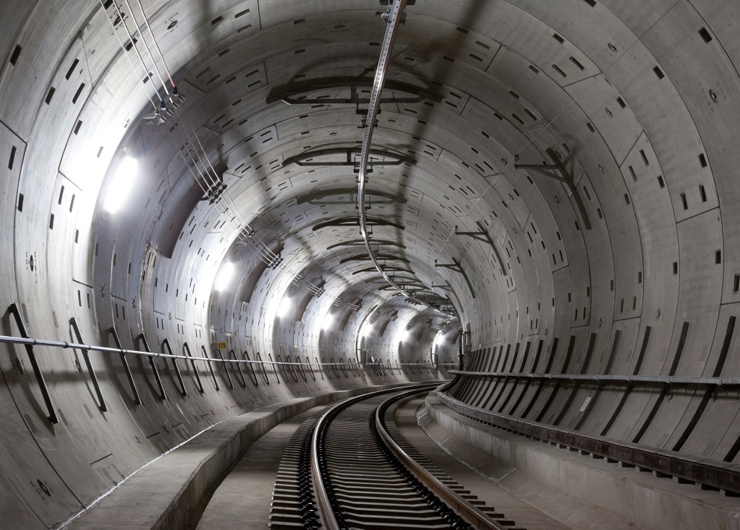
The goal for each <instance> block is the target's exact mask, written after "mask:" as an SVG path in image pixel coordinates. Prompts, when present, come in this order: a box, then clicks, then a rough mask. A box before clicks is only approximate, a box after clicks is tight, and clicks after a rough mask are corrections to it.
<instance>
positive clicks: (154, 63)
mask: <svg viewBox="0 0 740 530" xmlns="http://www.w3.org/2000/svg"><path fill="white" fill-rule="evenodd" d="M125 2H126V6H127V7H128V11H129V13H130V14H131V20H133V21H134V26H136V29H137V31H138V32H139V36H140V37H141V42H142V43H143V44H144V49H145V50H146V53H147V55H149V59H150V60H151V61H152V65H154V70H155V71H156V72H157V77H159V81H160V83H162V87H163V88H164V91H165V92H166V93H167V95H169V94H170V92H169V90H167V83H165V82H164V79H162V74H161V73H160V72H159V68H158V67H157V63H156V61H155V60H154V57H153V56H152V51H151V50H150V49H149V45H148V44H147V43H146V39H145V38H144V33H143V32H142V31H141V30H140V29H139V22H138V21H137V20H136V17H135V16H134V10H133V9H132V8H131V4H129V3H128V0H125Z"/></svg>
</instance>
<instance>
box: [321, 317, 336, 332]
mask: <svg viewBox="0 0 740 530" xmlns="http://www.w3.org/2000/svg"><path fill="white" fill-rule="evenodd" d="M333 324H334V317H333V316H331V315H326V317H324V321H323V322H322V323H321V329H323V330H327V329H330V328H331V327H332V325H333Z"/></svg>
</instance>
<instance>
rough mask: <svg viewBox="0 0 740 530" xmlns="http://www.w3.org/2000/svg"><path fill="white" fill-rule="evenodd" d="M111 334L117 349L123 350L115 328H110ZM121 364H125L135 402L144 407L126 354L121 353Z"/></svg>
mask: <svg viewBox="0 0 740 530" xmlns="http://www.w3.org/2000/svg"><path fill="white" fill-rule="evenodd" d="M110 333H111V335H113V342H115V343H116V347H117V348H118V349H119V350H123V346H121V339H120V338H119V337H118V332H117V331H116V328H115V327H112V328H110ZM121 362H122V363H123V368H124V370H125V371H126V378H127V379H128V384H129V385H130V386H131V392H133V394H134V402H136V404H137V405H143V403H142V401H141V396H140V395H139V389H138V388H136V382H135V381H134V375H133V374H132V373H131V367H130V366H129V364H128V359H127V358H126V354H125V353H123V351H122V352H121Z"/></svg>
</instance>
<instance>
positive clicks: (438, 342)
mask: <svg viewBox="0 0 740 530" xmlns="http://www.w3.org/2000/svg"><path fill="white" fill-rule="evenodd" d="M444 341H445V336H444V335H443V334H442V332H441V331H440V332H439V333H437V336H436V337H434V345H435V346H441V345H442V344H443V343H444Z"/></svg>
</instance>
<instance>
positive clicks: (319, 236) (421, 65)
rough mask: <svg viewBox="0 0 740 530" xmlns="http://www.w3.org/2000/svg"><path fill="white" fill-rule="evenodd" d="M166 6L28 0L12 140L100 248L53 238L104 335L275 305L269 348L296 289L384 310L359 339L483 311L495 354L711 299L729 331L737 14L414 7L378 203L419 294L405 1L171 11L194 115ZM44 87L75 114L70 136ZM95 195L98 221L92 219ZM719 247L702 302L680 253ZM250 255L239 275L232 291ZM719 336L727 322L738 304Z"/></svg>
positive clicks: (40, 185) (43, 203)
mask: <svg viewBox="0 0 740 530" xmlns="http://www.w3.org/2000/svg"><path fill="white" fill-rule="evenodd" d="M68 4H69V5H68ZM138 6H139V4H138V2H136V1H129V2H125V0H124V1H119V2H115V3H114V2H110V1H106V2H103V3H102V4H101V3H96V2H92V1H77V2H71V3H65V5H64V7H62V6H58V5H46V4H35V3H33V2H23V3H21V4H20V5H18V6H16V7H17V8H18V10H19V13H20V14H25V15H26V17H21V16H19V17H14V19H13V22H14V23H15V24H16V26H15V30H14V31H13V32H6V33H5V35H4V37H3V38H4V39H5V40H6V41H8V43H6V44H7V45H6V47H5V48H6V49H7V50H8V57H7V58H6V64H7V66H6V69H5V71H4V75H3V78H2V86H1V87H0V88H2V91H3V94H4V97H3V99H2V105H3V107H2V109H0V110H2V112H3V115H4V116H5V120H6V121H5V125H6V126H7V128H8V131H6V132H5V134H7V135H15V136H17V137H18V138H21V139H23V142H24V145H25V144H27V145H29V146H30V147H29V150H30V151H31V152H28V153H19V154H18V157H19V159H20V158H22V157H23V156H25V157H26V160H27V161H28V162H27V164H25V165H24V167H23V172H24V174H25V175H40V176H39V177H38V178H34V179H31V178H28V179H23V181H22V183H21V185H20V187H19V189H18V196H19V199H20V197H21V196H23V197H25V198H26V203H25V205H26V209H27V210H29V209H30V211H31V212H32V213H33V212H35V213H38V214H39V216H40V218H43V219H48V216H47V213H48V212H47V210H48V209H51V216H52V219H53V218H54V216H55V215H56V219H57V223H59V222H60V218H62V219H61V222H66V224H64V227H65V228H64V230H65V233H66V235H65V236H64V237H66V238H71V237H74V240H75V243H76V246H75V247H74V248H73V249H71V250H70V249H68V248H66V246H65V245H64V244H63V242H61V241H60V242H56V239H54V238H52V239H50V248H49V250H48V254H46V256H43V255H42V256H37V257H36V260H37V261H38V260H39V259H41V260H42V261H43V260H44V259H46V261H47V263H49V264H51V263H52V262H53V261H55V260H60V262H61V263H62V264H63V266H64V267H67V268H69V269H70V270H71V271H72V278H73V280H74V281H75V282H77V283H79V284H82V285H84V286H86V289H87V290H89V296H90V295H91V296H92V297H93V299H94V303H95V305H96V307H97V311H98V313H97V315H96V316H97V318H98V319H99V321H100V325H101V326H105V325H108V324H109V323H112V322H114V321H115V319H116V318H120V317H119V316H117V315H116V311H117V305H116V303H117V301H121V302H123V301H126V302H127V303H129V304H132V307H133V309H134V311H136V312H137V314H138V315H139V317H140V318H139V322H138V323H137V325H138V326H139V327H142V328H147V327H148V326H152V325H156V326H157V329H160V319H163V320H164V319H167V320H172V317H173V315H174V317H175V319H176V320H178V321H180V322H191V323H194V324H196V325H199V326H203V327H210V328H215V329H216V330H219V329H221V330H226V331H230V329H231V327H232V326H233V322H231V323H230V321H229V318H231V320H232V321H233V319H234V318H235V317H236V316H237V315H239V317H240V318H241V316H243V315H246V314H249V315H250V316H251V320H252V322H253V323H254V326H255V330H256V329H257V326H260V325H262V324H264V325H266V327H263V328H264V329H265V330H267V331H255V333H254V334H253V336H260V337H262V338H261V339H260V340H263V341H266V342H269V341H270V340H272V338H271V337H272V335H271V334H272V333H273V325H274V321H275V315H276V314H277V311H278V307H279V304H280V301H281V300H282V299H283V298H284V296H286V295H287V296H290V297H292V298H295V302H296V304H297V305H299V306H300V312H301V315H297V314H295V311H294V312H293V313H290V316H289V318H293V319H301V318H302V319H303V321H304V323H306V326H307V327H311V326H308V324H309V323H311V322H313V323H314V324H313V325H312V326H313V328H316V329H318V328H317V326H319V324H318V322H320V321H321V318H322V316H323V315H325V314H327V312H329V313H331V314H334V313H335V312H339V313H342V315H343V316H342V318H341V320H344V321H347V318H348V317H347V315H345V314H344V313H346V312H351V313H356V315H355V316H354V317H352V318H350V319H349V322H352V324H351V326H350V328H347V329H345V330H344V332H345V338H350V337H351V336H354V335H356V334H357V333H358V332H359V328H358V326H359V325H360V324H361V322H362V321H363V320H364V319H365V318H366V317H367V316H368V312H369V311H370V310H371V308H374V307H377V306H378V305H381V306H382V305H387V306H388V307H389V308H390V309H388V310H389V311H393V310H397V309H398V308H409V307H411V308H412V309H414V310H415V311H431V312H432V313H433V314H435V315H437V316H436V317H435V318H438V319H439V320H440V325H441V324H443V323H444V322H450V321H452V320H455V319H456V318H457V317H459V319H460V320H459V323H458V326H459V325H465V324H470V325H471V329H472V330H473V335H474V337H475V340H474V342H476V343H477V344H485V343H488V342H490V341H492V340H521V339H523V338H524V337H526V336H536V335H540V334H541V335H542V336H554V335H556V334H559V333H562V332H564V331H565V330H567V329H569V328H578V327H582V326H585V327H589V326H590V327H591V328H592V329H595V328H596V327H598V328H601V326H604V325H606V326H607V327H608V326H609V325H612V323H614V322H620V321H625V320H627V319H631V318H635V319H641V322H642V323H643V324H646V323H649V324H651V325H654V326H655V327H656V332H657V333H658V334H659V335H660V336H662V337H664V338H666V339H667V340H669V339H670V337H671V336H672V335H673V334H674V323H675V321H676V319H677V318H678V317H680V316H682V315H685V314H687V312H691V311H693V309H688V307H689V303H691V306H692V307H702V308H705V309H707V308H710V307H711V308H712V309H711V311H712V312H713V314H714V321H715V323H716V318H717V311H718V304H717V302H718V301H719V300H722V301H725V302H727V301H735V299H736V298H737V296H738V295H737V288H735V289H734V290H733V289H732V285H733V282H732V280H731V278H732V274H734V272H733V271H732V270H731V268H730V267H725V269H724V272H721V273H718V274H714V275H713V276H712V277H711V279H710V278H709V276H707V275H705V276H702V274H700V271H701V270H703V269H704V268H705V267H712V266H714V265H716V264H720V263H727V262H728V260H731V261H732V262H734V261H736V257H735V254H736V253H737V252H736V251H735V250H732V249H726V250H725V249H724V248H723V238H724V239H726V238H727V237H729V236H728V234H731V233H734V230H735V228H734V226H736V223H734V224H733V223H727V219H726V218H725V217H727V218H729V219H734V216H735V215H736V214H735V207H734V206H728V207H726V208H725V207H724V206H723V210H722V214H721V215H720V212H719V209H718V207H719V198H718V197H719V196H723V197H725V196H727V197H734V195H735V193H736V192H735V191H734V188H733V187H732V185H731V179H730V178H729V175H730V173H729V172H731V170H732V168H734V167H736V166H734V165H733V164H731V163H730V162H729V160H731V159H732V157H733V156H734V155H732V154H728V153H727V152H726V149H724V148H723V147H721V146H722V145H723V144H722V143H721V142H720V143H719V144H718V143H717V142H716V141H715V140H716V133H718V132H720V131H721V132H725V133H726V132H728V131H733V130H734V127H735V125H734V124H733V123H731V122H730V120H729V118H728V116H730V115H731V114H732V113H731V112H728V110H727V109H729V107H730V105H732V103H731V102H730V98H729V94H730V93H731V92H732V91H733V90H735V89H736V88H737V86H736V85H737V79H736V76H735V75H734V72H735V64H736V62H737V60H738V54H737V50H738V45H737V38H736V37H734V34H733V33H732V30H731V23H730V22H728V23H726V24H725V23H724V21H725V20H728V21H729V20H731V19H732V17H731V16H729V13H730V12H731V11H732V9H733V8H731V7H726V6H724V7H716V6H713V5H712V4H709V3H706V2H698V1H697V2H687V1H679V2H675V1H654V2H617V1H603V2H597V1H593V0H572V1H569V2H535V1H526V0H521V1H509V2H504V1H457V2H454V1H453V2H449V1H446V2H443V1H433V0H420V1H419V2H416V3H415V4H414V5H411V6H409V7H408V9H407V19H406V22H405V24H404V25H403V26H402V28H401V30H400V33H399V37H398V41H397V43H396V46H395V48H394V50H393V55H392V61H391V65H390V68H389V72H388V86H387V88H386V90H385V91H384V93H383V97H384V98H385V101H384V102H383V103H382V105H381V114H380V115H379V117H378V122H377V127H376V129H375V133H374V141H373V149H374V153H373V161H374V163H373V164H372V173H370V175H369V181H368V200H369V203H370V207H369V208H368V211H367V215H368V218H369V221H370V224H371V225H372V235H371V239H372V241H373V248H374V249H375V252H376V253H377V254H378V256H379V257H380V259H381V262H382V264H383V266H384V268H385V269H386V270H387V271H389V273H392V274H393V275H394V277H396V278H399V281H401V282H403V284H404V285H405V286H408V288H410V289H413V290H414V293H418V295H419V296H418V297H419V298H420V299H422V300H424V301H425V302H426V303H425V304H416V305H414V303H413V302H411V301H409V300H405V299H404V298H403V297H402V296H399V295H398V293H396V292H395V291H394V290H393V289H385V288H384V287H385V286H384V285H383V284H382V282H378V281H377V280H378V273H377V271H375V269H374V268H373V266H372V263H371V262H370V261H369V260H368V259H367V256H366V254H365V251H364V248H363V247H362V245H361V244H359V243H360V241H361V238H360V235H359V230H358V224H357V216H358V211H357V206H356V199H357V197H356V191H355V190H356V185H357V160H358V156H359V153H358V152H359V148H360V145H361V139H362V135H363V131H364V129H363V126H364V124H363V120H364V118H365V112H366V109H367V104H366V98H367V97H368V95H369V91H370V87H371V84H372V78H373V75H374V72H375V67H376V65H377V61H378V54H379V50H380V43H381V41H382V38H383V33H384V31H385V23H384V22H383V20H382V18H381V15H382V14H383V13H384V11H385V9H386V8H385V7H384V6H381V5H380V4H379V3H378V2H375V1H373V0H355V1H342V2H334V1H301V2H287V1H266V0H263V1H260V2H257V1H241V2H237V1H216V2H184V1H178V2H174V1H172V2H163V1H143V10H144V12H145V13H146V15H147V17H148V21H149V23H150V24H151V28H152V31H153V34H154V36H155V37H156V40H157V45H158V47H159V50H161V54H162V57H163V58H164V59H165V60H166V63H167V65H168V66H169V70H170V71H171V73H172V78H173V80H174V82H175V84H176V85H177V88H178V91H179V94H180V95H181V96H182V98H183V99H182V101H180V100H179V99H178V98H174V99H173V101H176V102H177V104H176V105H175V104H173V103H170V102H169V101H168V95H167V94H166V92H165V87H169V90H172V87H171V86H170V84H169V82H167V74H166V72H165V70H164V62H163V61H162V60H161V58H160V56H159V53H158V52H159V50H157V48H156V47H155V45H154V42H153V40H152V39H151V37H150V35H149V33H148V31H147V29H146V27H145V25H144V19H143V17H142V15H141V11H140V10H139V7H138ZM119 8H120V11H121V14H122V15H123V16H122V17H121V16H120V14H119V12H118V9H119ZM49 21H51V22H49ZM720 21H722V23H720ZM42 22H43V23H45V24H48V25H49V27H48V28H47V29H46V30H45V31H44V32H43V33H38V32H37V33H34V32H35V31H36V30H37V28H38V25H39V24H41V23H42ZM124 25H125V27H124ZM126 30H128V31H129V32H130V33H131V34H132V36H133V40H132V39H131V37H130V36H129V35H128V34H127V33H126ZM715 32H722V39H723V42H725V41H726V43H727V44H726V45H725V46H724V47H720V46H718V45H717V44H718V42H717V41H718V38H717V35H715ZM31 35H37V36H38V38H31ZM11 41H12V42H13V43H16V44H15V45H12V44H10V42H11ZM140 60H143V63H144V65H142V64H141V62H140ZM689 61H690V62H691V64H701V65H702V71H701V73H699V72H698V71H697V69H694V70H692V69H690V68H686V67H685V65H686V64H687V62H689ZM49 65H54V67H53V68H49ZM729 73H732V74H731V75H730V74H729ZM163 82H164V83H163ZM152 87H156V93H155V91H154V90H153V89H152ZM160 97H161V98H163V99H164V100H165V102H166V106H167V110H166V111H162V112H161V115H160V116H158V115H157V113H158V112H159V111H158V107H159V106H160V104H159V98H160ZM27 100H28V101H38V102H40V103H39V110H38V112H39V113H41V114H43V113H44V112H48V113H51V115H52V116H53V118H52V119H50V120H48V123H47V125H46V126H45V127H44V128H43V130H42V129H40V128H39V127H38V126H36V125H35V121H34V118H33V116H32V115H31V113H24V104H23V102H24V101H27ZM150 100H151V101H150ZM710 117H711V120H714V121H710ZM50 128H53V129H54V130H53V132H54V134H48V132H49V131H50ZM708 140H709V141H708ZM720 152H721V155H720V154H719V153H720ZM36 153H44V154H45V155H46V156H38V157H37V156H31V155H35V154H36ZM715 154H716V156H715ZM126 155H127V156H132V157H134V158H136V159H137V160H138V162H139V177H138V180H137V181H136V183H135V185H134V190H133V192H132V196H131V197H130V198H129V199H128V200H127V202H126V203H125V204H124V205H123V206H122V207H121V210H120V211H119V212H117V213H116V214H109V213H107V212H106V211H105V210H104V209H103V208H102V204H103V201H104V199H105V196H106V193H107V192H108V190H109V189H110V188H111V186H112V184H113V183H114V180H115V178H114V174H115V172H116V169H117V168H118V166H120V165H121V163H122V160H123V157H124V156H126ZM12 165H13V164H12V162H11V164H10V166H12ZM11 169H12V167H11ZM104 176H105V178H103V177H104ZM207 179H212V180H213V182H212V183H211V184H212V185H213V186H214V188H213V189H212V190H210V191H209V190H205V191H204V188H205V187H206V180H207ZM63 187H64V188H63ZM64 189H66V190H67V195H66V196H64ZM70 189H74V190H75V192H74V194H75V195H78V197H77V202H76V203H75V204H76V205H77V208H76V209H74V211H73V206H74V205H70V207H69V211H68V212H65V211H64V210H65V208H66V206H65V205H66V204H69V203H68V202H67V201H69V200H70V199H69V197H70V191H69V190H70ZM29 199H30V200H29ZM20 200H22V199H20ZM57 203H58V204H57ZM49 205H51V207H49ZM93 205H95V206H93ZM57 210H59V211H58V212H57ZM65 215H66V217H65ZM50 223H51V225H52V226H53V223H54V221H53V220H51V221H50ZM47 224H48V223H47V221H46V220H44V221H43V222H42V221H38V222H36V221H34V222H30V223H29V224H28V228H27V229H28V230H29V231H31V230H33V229H35V228H40V227H41V226H44V225H47ZM37 225H38V226H37ZM20 232H23V228H21V230H20ZM695 234H702V237H700V238H699V239H700V241H696V240H694V239H692V245H693V246H694V248H693V252H694V253H695V254H696V255H697V256H701V258H695V259H693V261H692V262H691V264H690V266H689V269H690V271H691V272H696V273H697V274H699V277H701V278H703V279H702V280H697V281H700V282H703V285H705V286H706V289H703V290H702V291H701V292H700V293H699V294H698V295H697V297H694V296H693V295H692V300H691V302H689V299H688V297H687V296H686V291H685V288H688V286H687V284H681V283H680V282H679V262H680V261H681V259H680V258H681V256H682V255H683V254H684V253H685V252H687V247H686V243H685V242H686V241H688V239H689V238H691V237H693V235H695ZM22 247H23V245H21V246H20V247H19V248H18V250H19V255H22V254H23V252H22V251H23V250H24V249H23V248H22ZM28 250H29V251H31V254H32V253H33V252H34V251H33V250H32V249H31V248H30V247H29V249H28ZM57 250H58V252H59V254H58V255H57V254H55V252H56V251H57ZM35 252H38V251H35ZM25 255H27V256H28V255H29V252H26V253H25ZM226 263H234V264H235V265H236V271H237V272H236V279H235V280H234V281H233V282H232V285H231V286H230V287H229V288H228V289H226V290H225V291H223V292H217V291H214V289H213V287H214V280H215V278H216V276H217V273H218V271H219V270H220V269H222V268H223V266H224V264H226ZM18 267H19V268H22V269H27V268H28V259H27V258H26V259H25V263H20V262H19V263H18ZM681 271H682V272H683V266H681ZM723 279H725V281H724V283H723ZM25 281H27V280H21V283H23V282H25ZM28 281H29V282H32V280H28ZM19 289H20V290H23V286H22V285H21V286H20V287H19ZM173 291H174V292H173ZM72 292H74V290H72ZM85 292H87V291H85ZM80 296H81V295H80ZM59 302H60V303H61V304H62V305H63V304H64V303H66V302H63V301H62V300H61V299H60V300H59ZM429 307H431V309H429ZM394 308H395V309H394ZM435 309H436V310H435ZM440 309H441V311H439V310H440ZM49 316H51V315H49ZM455 321H457V320H455ZM699 325H700V326H701V327H703V328H706V329H707V330H710V329H712V326H713V324H712V319H711V317H707V318H706V319H705V320H703V321H702V323H701V324H699ZM162 326H164V323H162ZM263 328H260V329H263ZM315 332H316V333H318V331H315ZM599 340H601V339H599ZM699 343H700V342H699V339H698V338H697V344H699Z"/></svg>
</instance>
